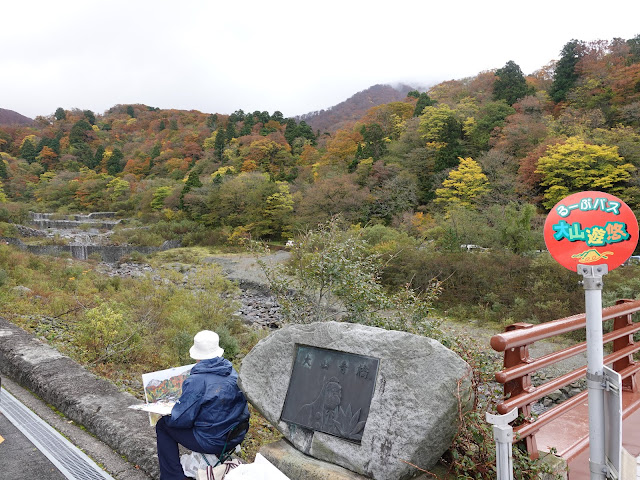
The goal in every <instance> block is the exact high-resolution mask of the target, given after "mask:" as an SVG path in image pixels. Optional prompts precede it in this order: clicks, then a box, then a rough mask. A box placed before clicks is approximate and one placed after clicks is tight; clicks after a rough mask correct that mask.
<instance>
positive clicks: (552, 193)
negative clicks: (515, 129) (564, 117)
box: [536, 137, 635, 209]
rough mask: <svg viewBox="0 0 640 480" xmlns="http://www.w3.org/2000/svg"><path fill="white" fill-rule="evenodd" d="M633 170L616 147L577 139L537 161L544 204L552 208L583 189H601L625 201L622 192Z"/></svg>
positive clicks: (561, 145)
mask: <svg viewBox="0 0 640 480" xmlns="http://www.w3.org/2000/svg"><path fill="white" fill-rule="evenodd" d="M633 170H635V167H634V166H633V165H632V164H630V163H628V162H626V161H625V159H624V158H623V157H621V156H620V155H619V154H618V147H609V146H607V145H591V144H588V143H585V142H584V141H583V140H582V139H580V138H578V137H570V138H568V139H567V141H566V142H565V143H558V144H555V145H551V146H550V147H549V148H547V151H546V152H545V155H544V156H543V157H540V158H539V159H538V168H537V170H536V173H539V174H540V175H542V182H540V184H541V185H542V186H544V187H547V189H546V190H545V192H544V202H543V205H544V206H545V207H546V208H549V209H551V208H553V206H554V205H555V204H556V203H558V202H559V201H560V200H562V199H563V198H564V197H566V196H567V195H570V194H572V193H576V192H580V191H583V190H603V191H605V192H607V193H610V194H612V195H617V196H620V197H621V198H622V199H623V200H625V198H624V197H625V195H624V190H625V187H626V183H627V182H628V181H629V179H630V178H631V172H632V171H633Z"/></svg>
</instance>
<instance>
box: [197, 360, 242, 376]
mask: <svg viewBox="0 0 640 480" xmlns="http://www.w3.org/2000/svg"><path fill="white" fill-rule="evenodd" d="M232 371H233V366H232V365H231V362H230V361H229V360H227V359H225V358H222V357H215V358H209V359H207V360H200V361H199V362H198V363H196V364H195V365H194V366H193V368H192V369H191V375H196V374H198V373H214V374H216V375H220V376H223V377H225V376H228V375H231V372H232Z"/></svg>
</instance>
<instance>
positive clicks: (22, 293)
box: [11, 285, 33, 297]
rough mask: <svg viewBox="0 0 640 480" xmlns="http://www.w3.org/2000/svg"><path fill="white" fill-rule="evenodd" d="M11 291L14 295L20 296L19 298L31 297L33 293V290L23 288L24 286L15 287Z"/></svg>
mask: <svg viewBox="0 0 640 480" xmlns="http://www.w3.org/2000/svg"><path fill="white" fill-rule="evenodd" d="M11 291H13V292H14V293H16V294H17V295H20V296H21V297H24V296H25V295H31V294H32V293H33V290H31V289H30V288H29V287H25V286H24V285H17V286H15V287H13V288H12V289H11Z"/></svg>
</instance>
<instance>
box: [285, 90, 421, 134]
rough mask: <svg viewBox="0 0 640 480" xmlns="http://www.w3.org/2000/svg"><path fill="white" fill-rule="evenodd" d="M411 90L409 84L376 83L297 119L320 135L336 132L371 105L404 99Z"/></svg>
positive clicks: (358, 116) (351, 122) (360, 115)
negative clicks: (337, 102) (342, 100)
mask: <svg viewBox="0 0 640 480" xmlns="http://www.w3.org/2000/svg"><path fill="white" fill-rule="evenodd" d="M411 90H413V88H412V87H409V86H407V85H398V86H396V87H393V86H391V85H374V86H372V87H369V88H367V89H366V90H363V91H361V92H358V93H356V94H355V95H353V96H351V97H349V98H348V99H347V100H345V101H344V102H340V103H339V104H337V105H334V106H333V107H331V108H328V109H326V110H320V111H317V112H309V113H306V114H304V115H300V116H299V117H297V118H296V120H304V121H305V122H307V123H308V124H309V125H311V128H312V129H313V131H314V132H316V133H319V134H320V135H322V134H324V133H325V132H328V133H334V132H335V131H336V130H339V129H341V128H345V127H346V126H348V125H349V124H353V123H355V122H356V121H357V120H358V119H359V118H360V117H362V115H364V114H365V113H366V112H367V110H369V109H370V108H371V107H375V106H378V105H382V104H384V103H391V102H400V101H402V100H403V99H404V98H405V97H406V96H407V93H409V92H410V91H411Z"/></svg>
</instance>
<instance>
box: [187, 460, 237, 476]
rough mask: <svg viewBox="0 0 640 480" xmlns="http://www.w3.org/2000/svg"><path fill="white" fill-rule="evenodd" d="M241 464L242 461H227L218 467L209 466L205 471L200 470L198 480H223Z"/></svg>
mask: <svg viewBox="0 0 640 480" xmlns="http://www.w3.org/2000/svg"><path fill="white" fill-rule="evenodd" d="M240 464H241V463H240V460H236V459H233V460H227V461H226V462H224V463H222V464H220V465H218V466H216V467H212V466H211V465H207V468H205V469H204V470H198V473H197V474H196V480H222V479H223V478H225V476H226V474H227V473H228V472H229V471H230V470H232V469H234V468H236V467H237V466H238V465H240Z"/></svg>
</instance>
